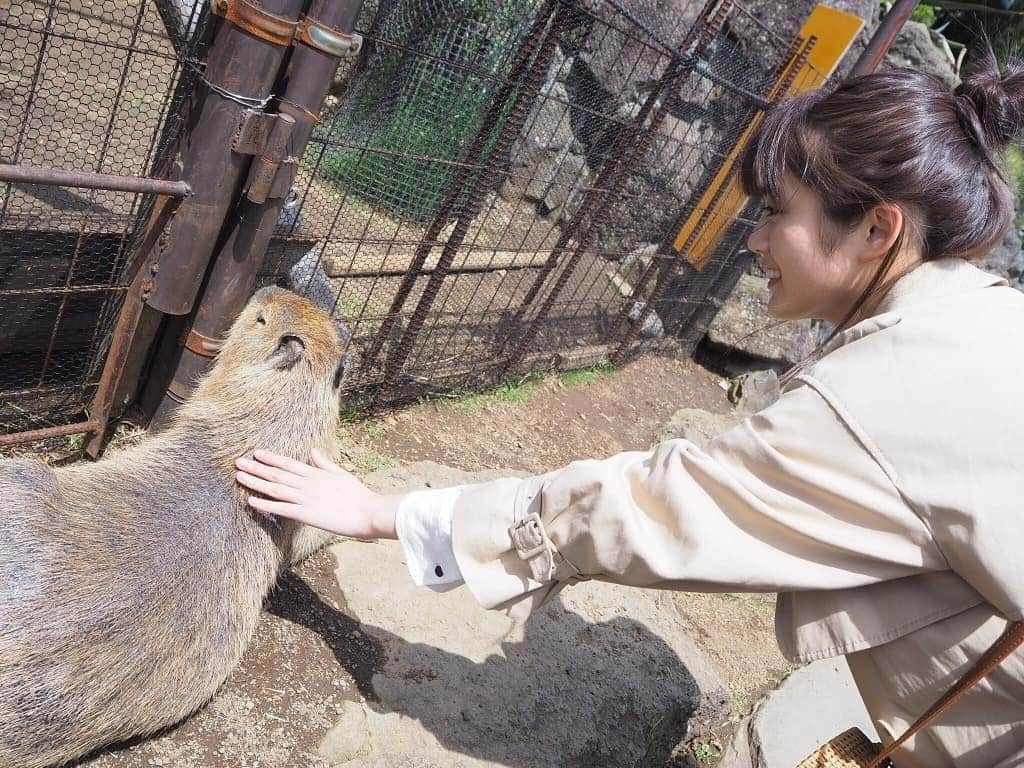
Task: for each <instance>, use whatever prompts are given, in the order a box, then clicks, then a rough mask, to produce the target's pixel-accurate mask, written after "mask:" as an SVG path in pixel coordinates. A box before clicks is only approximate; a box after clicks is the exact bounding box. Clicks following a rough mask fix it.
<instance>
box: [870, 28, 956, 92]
mask: <svg viewBox="0 0 1024 768" xmlns="http://www.w3.org/2000/svg"><path fill="white" fill-rule="evenodd" d="M899 67H902V68H909V69H913V70H916V71H918V72H927V73H928V74H930V75H935V76H936V77H937V78H939V79H940V80H942V82H944V83H946V85H948V86H949V87H950V88H952V87H954V86H955V85H956V84H957V77H956V74H955V73H954V72H953V63H952V62H951V61H950V60H949V57H947V56H946V54H944V53H943V52H942V51H941V50H939V48H938V47H937V46H936V45H935V43H934V42H933V41H932V35H931V32H929V31H928V27H926V26H925V25H924V24H921V23H919V22H916V21H908V22H907V23H906V24H905V25H904V26H903V29H901V30H900V31H899V34H898V35H896V39H895V40H894V41H893V43H892V47H891V48H890V49H889V53H888V54H886V57H885V61H884V62H883V63H882V66H881V69H883V70H885V69H896V68H899Z"/></svg>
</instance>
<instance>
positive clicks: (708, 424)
mask: <svg viewBox="0 0 1024 768" xmlns="http://www.w3.org/2000/svg"><path fill="white" fill-rule="evenodd" d="M741 419H742V417H741V416H740V415H739V414H736V413H710V412H709V411H702V410H701V409H700V408H680V409H679V410H678V411H676V412H675V413H674V414H673V415H672V418H671V419H669V422H668V423H667V424H666V425H665V426H664V427H662V429H661V431H660V432H659V433H658V438H657V442H659V443H660V442H662V441H664V440H678V439H682V440H689V441H690V442H691V443H694V444H695V445H698V446H700V447H701V448H703V447H704V446H706V445H707V444H708V443H710V442H711V441H712V440H713V439H714V438H715V437H717V436H718V435H720V434H722V433H723V432H726V431H728V430H730V429H732V428H733V427H735V426H736V425H737V424H739V423H740V421H741Z"/></svg>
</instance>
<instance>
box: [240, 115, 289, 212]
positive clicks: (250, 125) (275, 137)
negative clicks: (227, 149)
mask: <svg viewBox="0 0 1024 768" xmlns="http://www.w3.org/2000/svg"><path fill="white" fill-rule="evenodd" d="M294 129H295V118H294V117H292V116H291V115H286V114H283V113H277V114H271V113H269V112H259V111H257V110H254V109H247V110H246V111H245V112H243V113H242V120H241V122H240V123H239V125H238V130H236V131H235V135H234V138H233V139H232V140H231V149H232V150H234V151H235V152H237V153H239V154H240V155H253V156H254V157H255V159H254V160H253V161H252V166H251V167H250V168H249V177H248V178H247V179H246V181H245V187H244V193H245V196H246V197H247V198H249V199H250V200H251V201H252V202H254V203H264V202H266V201H267V200H268V199H277V198H279V197H284V196H285V195H287V194H288V191H289V190H290V189H291V188H292V183H293V182H294V181H295V174H296V173H297V172H298V168H299V159H298V158H297V157H295V156H294V155H293V154H292V152H291V137H292V131H293V130H294Z"/></svg>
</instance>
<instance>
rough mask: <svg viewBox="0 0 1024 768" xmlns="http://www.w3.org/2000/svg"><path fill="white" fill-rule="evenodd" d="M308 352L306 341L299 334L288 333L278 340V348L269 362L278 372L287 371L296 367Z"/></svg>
mask: <svg viewBox="0 0 1024 768" xmlns="http://www.w3.org/2000/svg"><path fill="white" fill-rule="evenodd" d="M305 352H306V340H305V339H303V338H302V337H301V336H299V335H298V334H297V333H286V334H284V335H283V336H281V338H280V339H278V342H277V347H276V348H275V349H274V351H273V352H271V353H270V356H269V357H267V362H268V363H270V364H271V365H273V366H274V367H275V368H277V369H278V370H286V369H288V368H291V367H292V366H293V365H295V364H296V363H297V362H299V360H301V359H302V356H303V355H304V354H305Z"/></svg>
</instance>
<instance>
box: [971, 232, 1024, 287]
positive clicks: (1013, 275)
mask: <svg viewBox="0 0 1024 768" xmlns="http://www.w3.org/2000/svg"><path fill="white" fill-rule="evenodd" d="M978 266H979V267H981V268H982V269H983V270H985V271H986V272H992V273H993V274H997V275H1002V276H1003V277H1005V278H1006V279H1007V281H1008V282H1009V283H1010V285H1012V286H1013V287H1014V288H1017V289H1020V290H1022V291H1024V251H1022V250H1021V238H1020V232H1019V231H1018V230H1017V229H1016V228H1015V227H1011V228H1010V229H1009V230H1007V232H1006V236H1005V237H1004V238H1003V242H1002V243H1000V244H999V245H997V246H996V247H995V248H993V249H992V250H991V251H989V252H988V255H986V256H985V258H984V259H982V260H981V261H979V262H978Z"/></svg>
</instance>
